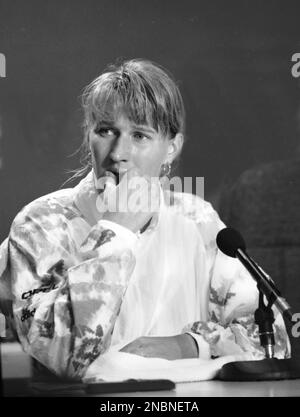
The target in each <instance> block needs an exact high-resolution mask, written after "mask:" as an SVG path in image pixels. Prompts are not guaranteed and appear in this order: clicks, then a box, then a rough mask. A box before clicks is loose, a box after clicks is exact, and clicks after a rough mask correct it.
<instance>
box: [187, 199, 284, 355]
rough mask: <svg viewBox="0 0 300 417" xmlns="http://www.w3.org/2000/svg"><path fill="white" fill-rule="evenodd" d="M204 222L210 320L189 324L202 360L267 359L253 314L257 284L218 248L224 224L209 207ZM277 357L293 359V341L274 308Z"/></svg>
mask: <svg viewBox="0 0 300 417" xmlns="http://www.w3.org/2000/svg"><path fill="white" fill-rule="evenodd" d="M208 212H209V213H207V215H206V218H205V221H200V222H199V223H198V228H199V232H200V234H201V236H202V238H203V241H204V244H205V248H206V253H207V262H208V265H209V274H210V293H209V301H208V318H209V319H208V320H207V321H205V322H204V321H202V322H201V321H199V322H195V323H193V324H191V325H188V326H187V327H186V328H185V330H187V331H190V332H191V334H192V335H193V336H194V338H195V339H196V341H197V343H198V348H199V356H200V357H202V358H206V359H207V358H210V357H219V356H225V355H243V356H244V355H246V357H247V358H249V359H250V360H251V359H252V360H255V359H262V358H264V349H263V348H262V346H261V344H260V339H259V334H258V326H257V325H256V324H255V322H254V313H255V310H256V309H257V307H258V295H259V293H258V289H257V286H256V281H255V280H254V279H253V278H252V277H251V275H250V274H249V273H248V271H247V270H246V269H245V268H244V266H243V265H242V264H240V262H239V261H238V260H237V259H234V258H230V257H228V256H226V255H224V254H223V253H222V252H220V250H219V249H218V248H217V246H216V236H217V233H218V231H219V230H221V229H223V228H224V227H225V225H224V224H223V223H222V221H221V220H220V219H219V216H218V214H217V213H216V212H215V211H214V210H213V209H212V208H211V206H210V205H209V207H208ZM273 312H274V317H275V322H274V324H273V330H274V336H275V357H277V358H279V359H281V358H287V357H290V342H289V338H288V335H287V332H286V328H285V324H284V321H283V318H282V316H281V314H280V312H279V311H278V309H277V308H276V307H275V306H274V307H273Z"/></svg>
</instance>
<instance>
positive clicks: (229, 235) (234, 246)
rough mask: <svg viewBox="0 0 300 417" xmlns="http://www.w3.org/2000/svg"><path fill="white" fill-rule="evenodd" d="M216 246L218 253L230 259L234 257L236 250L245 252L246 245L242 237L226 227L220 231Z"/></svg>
mask: <svg viewBox="0 0 300 417" xmlns="http://www.w3.org/2000/svg"><path fill="white" fill-rule="evenodd" d="M217 245H218V248H219V249H220V251H222V252H223V253H225V255H227V256H231V257H232V258H235V257H236V252H237V250H238V249H242V250H243V251H246V243H245V241H244V239H243V237H242V236H241V235H240V233H239V232H237V231H236V230H234V229H231V228H230V227H227V228H226V229H222V230H220V232H219V233H218V235H217Z"/></svg>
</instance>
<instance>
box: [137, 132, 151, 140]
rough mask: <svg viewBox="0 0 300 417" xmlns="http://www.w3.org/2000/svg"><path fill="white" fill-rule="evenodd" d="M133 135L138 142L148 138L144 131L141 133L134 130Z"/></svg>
mask: <svg viewBox="0 0 300 417" xmlns="http://www.w3.org/2000/svg"><path fill="white" fill-rule="evenodd" d="M133 136H134V138H135V139H136V140H137V141H139V142H142V141H146V140H148V139H149V137H148V136H146V135H145V134H144V133H141V132H136V133H134V135H133Z"/></svg>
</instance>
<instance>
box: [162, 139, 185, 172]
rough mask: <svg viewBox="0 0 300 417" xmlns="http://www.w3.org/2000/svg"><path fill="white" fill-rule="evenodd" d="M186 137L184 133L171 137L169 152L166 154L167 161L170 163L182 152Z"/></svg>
mask: <svg viewBox="0 0 300 417" xmlns="http://www.w3.org/2000/svg"><path fill="white" fill-rule="evenodd" d="M183 141H184V137H183V134H182V133H177V134H176V136H175V137H174V138H173V139H169V145H168V152H167V155H166V159H167V162H169V163H170V164H171V163H172V162H173V161H174V160H175V159H176V158H177V156H178V155H179V154H180V152H181V149H182V146H183Z"/></svg>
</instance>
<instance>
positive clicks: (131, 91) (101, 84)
mask: <svg viewBox="0 0 300 417" xmlns="http://www.w3.org/2000/svg"><path fill="white" fill-rule="evenodd" d="M82 107H83V110H84V123H83V129H84V140H83V143H82V145H81V147H80V149H81V150H82V154H83V156H82V158H81V163H82V167H81V168H79V169H78V170H75V174H74V175H73V177H72V178H71V179H73V178H75V177H81V176H82V175H84V174H85V173H86V172H87V171H88V170H89V169H90V168H91V160H90V155H89V143H88V134H89V131H90V129H91V128H95V127H96V126H97V124H98V123H100V122H101V121H102V120H113V119H114V115H115V111H116V109H122V110H123V111H125V112H126V115H127V116H128V118H129V119H130V120H132V121H133V122H134V123H136V124H147V125H150V126H152V127H153V128H154V129H155V130H157V131H158V132H160V133H162V134H163V135H164V136H166V137H168V138H170V139H171V138H174V137H175V135H176V134H177V133H183V134H184V130H185V109H184V104H183V99H182V96H181V93H180V91H179V88H178V86H177V84H176V82H175V80H174V79H173V77H172V75H171V74H169V73H168V72H167V71H166V70H165V69H164V68H162V67H161V66H160V65H158V64H156V63H154V62H152V61H149V60H144V59H132V60H129V61H124V62H123V63H121V64H114V65H111V66H109V67H108V68H107V69H106V70H105V71H104V72H103V73H102V74H101V75H100V76H99V77H97V78H96V79H95V80H94V81H92V82H91V83H90V84H89V85H88V86H87V87H86V88H85V89H84V91H83V94H82Z"/></svg>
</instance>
